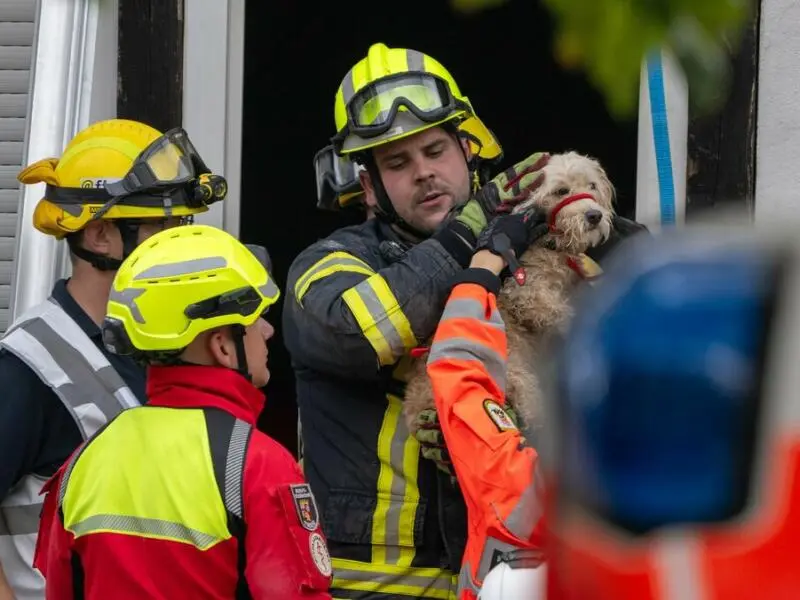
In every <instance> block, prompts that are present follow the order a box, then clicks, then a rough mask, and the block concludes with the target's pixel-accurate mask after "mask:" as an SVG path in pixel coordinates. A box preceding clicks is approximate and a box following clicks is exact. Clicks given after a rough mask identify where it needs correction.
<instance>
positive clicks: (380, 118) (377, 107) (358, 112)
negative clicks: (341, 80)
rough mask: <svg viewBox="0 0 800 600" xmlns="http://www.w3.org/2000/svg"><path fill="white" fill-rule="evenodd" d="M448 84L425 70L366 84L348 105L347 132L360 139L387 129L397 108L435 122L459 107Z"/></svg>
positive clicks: (425, 120)
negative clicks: (424, 71)
mask: <svg viewBox="0 0 800 600" xmlns="http://www.w3.org/2000/svg"><path fill="white" fill-rule="evenodd" d="M459 108H466V106H464V107H459V103H458V102H457V101H456V99H455V98H454V97H453V95H452V93H451V92H450V86H448V85H447V83H446V82H445V81H444V80H443V79H440V78H438V77H436V76H434V75H430V74H427V73H403V74H401V75H397V76H394V77H387V78H385V79H381V80H380V81H377V82H375V83H372V84H370V85H367V86H365V87H363V88H361V89H360V90H358V92H356V93H355V95H354V96H353V98H352V99H351V100H350V102H349V103H348V105H347V111H348V127H347V128H348V129H349V133H352V134H355V135H357V136H359V137H362V138H370V137H374V136H378V135H380V134H382V133H385V132H386V131H388V130H389V129H390V128H391V126H392V123H393V122H394V120H395V118H396V117H397V113H398V111H401V110H406V111H410V112H411V113H413V114H414V115H415V116H416V117H417V118H418V119H420V120H421V121H423V122H425V123H435V122H437V121H441V120H442V119H444V118H446V117H447V116H448V115H450V114H452V113H453V112H454V111H456V110H458V109H459Z"/></svg>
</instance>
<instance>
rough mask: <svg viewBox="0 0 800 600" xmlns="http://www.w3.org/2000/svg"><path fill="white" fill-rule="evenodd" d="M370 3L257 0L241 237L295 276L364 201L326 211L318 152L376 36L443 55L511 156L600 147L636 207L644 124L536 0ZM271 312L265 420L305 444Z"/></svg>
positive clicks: (250, 33)
mask: <svg viewBox="0 0 800 600" xmlns="http://www.w3.org/2000/svg"><path fill="white" fill-rule="evenodd" d="M378 6H379V4H378V3H375V2H366V1H363V0H343V1H340V2H329V3H319V4H315V5H314V4H312V5H309V4H305V3H302V2H292V1H290V0H282V1H274V2H248V3H247V17H246V19H247V20H246V32H245V87H244V117H243V118H244V136H243V142H242V143H243V153H242V205H241V239H242V241H244V242H248V243H257V244H263V245H265V246H267V248H268V249H269V251H270V254H271V256H272V260H273V264H274V270H275V273H274V275H275V277H276V279H277V281H278V284H279V285H280V286H281V288H282V289H283V287H284V286H285V283H286V274H287V271H288V268H289V265H290V264H291V261H292V259H293V258H294V257H295V256H296V255H297V254H298V253H299V252H300V251H301V250H302V249H304V248H305V247H306V246H308V245H309V244H311V243H312V242H314V241H315V240H317V239H319V238H321V237H324V236H326V235H327V234H328V233H330V232H331V231H333V230H334V229H336V228H338V227H340V226H343V225H346V224H350V223H355V222H358V221H359V220H360V218H361V215H360V214H359V213H357V212H354V213H352V214H344V213H338V214H334V213H323V212H320V211H317V210H316V208H315V202H316V196H315V187H314V176H313V170H312V158H313V156H314V153H315V152H316V151H317V150H318V149H319V148H321V147H322V146H324V145H325V144H326V143H327V142H328V139H329V138H330V136H331V135H333V133H334V122H333V98H334V94H335V92H336V89H337V88H338V86H339V83H340V81H341V78H342V77H343V76H344V74H345V73H346V72H347V71H348V69H349V68H350V67H351V66H352V65H353V64H355V62H356V61H358V60H359V59H361V58H362V57H363V56H364V55H366V52H367V49H368V48H369V46H370V44H372V43H375V42H383V43H385V44H387V45H388V46H390V47H392V46H398V47H408V48H413V49H416V50H420V51H422V52H425V53H427V54H430V55H431V56H433V57H435V58H436V59H437V60H439V61H440V62H441V63H442V64H443V65H445V67H446V68H447V69H448V70H449V71H450V72H451V74H452V75H453V77H454V78H455V79H456V81H457V82H458V84H459V86H460V88H461V91H462V93H464V94H466V95H467V96H469V98H470V100H471V101H472V104H473V106H474V107H475V109H476V111H477V112H478V115H479V116H480V117H481V118H482V119H483V121H484V122H485V123H486V124H487V125H488V126H489V127H490V128H491V129H492V130H493V131H494V133H495V134H496V135H497V137H498V138H499V140H500V142H501V143H502V145H503V148H504V150H505V159H504V161H503V164H502V165H501V166H502V167H505V166H508V165H510V164H513V162H515V161H517V160H521V159H523V158H525V157H526V156H527V155H529V154H531V153H532V152H534V151H538V150H548V151H551V152H558V151H564V150H570V149H572V150H577V151H579V152H581V153H583V154H589V155H592V156H595V157H596V158H598V159H599V160H600V162H601V163H602V164H603V166H604V167H605V169H606V171H607V172H608V174H609V176H610V178H611V180H612V181H613V183H614V184H615V186H616V188H617V202H618V206H617V210H618V212H619V213H621V214H622V215H624V216H628V217H632V216H633V212H634V203H635V198H634V194H635V187H636V144H637V130H636V121H635V120H631V121H629V122H617V121H614V120H612V118H611V117H610V116H609V115H608V113H607V111H606V110H605V107H604V104H603V100H602V98H601V97H600V96H599V94H598V93H597V92H595V90H594V89H593V88H592V87H591V86H590V84H589V83H588V82H587V81H586V79H585V78H584V77H583V76H582V75H581V74H579V73H570V72H565V71H563V70H562V69H561V68H560V67H559V66H558V65H557V64H556V63H555V61H554V59H553V57H552V52H551V42H552V33H551V32H552V21H551V19H550V16H549V14H548V13H547V12H546V10H545V9H544V7H542V6H540V5H539V4H538V3H537V2H534V1H532V0H509V1H508V2H507V3H506V4H505V5H504V6H502V7H499V8H495V9H491V10H487V11H485V12H482V13H480V14H479V15H477V16H461V15H458V14H456V13H454V12H453V11H452V9H451V8H450V5H449V3H448V2H447V1H446V0H437V1H435V2H431V1H427V2H424V1H421V0H407V1H406V2H404V3H403V4H402V5H390V4H387V5H385V6H383V5H380V9H379V8H378ZM281 309H282V305H281V304H278V305H277V306H276V307H274V308H273V309H272V311H271V316H272V318H271V321H272V323H273V324H274V325H276V326H278V332H277V334H276V336H275V337H274V338H273V340H272V342H271V343H270V359H269V361H270V369H271V372H272V380H271V381H270V383H269V385H268V386H267V397H268V399H267V407H266V409H265V410H264V413H263V414H262V416H261V419H260V421H259V425H260V427H261V428H262V429H263V430H264V431H266V432H267V433H269V434H270V435H272V436H274V437H275V438H276V439H277V440H279V441H280V442H281V443H283V444H284V445H285V446H286V447H287V448H288V449H289V450H291V451H292V452H296V446H297V444H296V408H295V400H294V376H293V374H292V371H291V366H290V362H289V357H288V354H287V352H286V350H285V349H284V346H283V340H282V338H281V332H280V311H281Z"/></svg>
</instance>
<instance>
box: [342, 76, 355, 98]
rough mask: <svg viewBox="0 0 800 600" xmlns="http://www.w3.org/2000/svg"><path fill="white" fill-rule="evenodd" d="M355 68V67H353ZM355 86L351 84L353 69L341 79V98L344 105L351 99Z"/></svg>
mask: <svg viewBox="0 0 800 600" xmlns="http://www.w3.org/2000/svg"><path fill="white" fill-rule="evenodd" d="M354 68H355V67H354ZM355 93H356V92H355V86H354V84H353V69H350V70H349V71H348V72H347V75H345V76H344V79H342V100H343V101H344V104H345V106H347V104H348V103H349V102H350V100H352V99H353V96H354V95H355Z"/></svg>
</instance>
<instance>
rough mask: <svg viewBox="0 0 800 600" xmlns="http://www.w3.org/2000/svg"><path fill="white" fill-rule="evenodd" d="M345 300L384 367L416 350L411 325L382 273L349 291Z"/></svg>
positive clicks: (344, 296) (344, 297)
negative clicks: (413, 349) (409, 351)
mask: <svg viewBox="0 0 800 600" xmlns="http://www.w3.org/2000/svg"><path fill="white" fill-rule="evenodd" d="M342 299H343V300H344V301H345V303H346V304H347V306H348V307H349V308H350V310H351V312H352V313H353V316H354V317H355V318H356V321H358V325H359V327H360V328H361V331H362V332H363V333H364V336H365V337H366V338H367V340H369V342H370V344H371V345H372V347H373V348H374V349H375V352H376V353H377V355H378V361H379V363H380V364H381V366H385V365H390V364H392V363H394V362H395V361H397V360H398V359H400V358H401V357H402V356H403V355H404V354H405V353H406V352H407V351H408V350H410V349H411V348H413V347H414V346H416V344H417V339H416V337H415V336H414V332H413V331H412V329H411V323H409V322H408V319H407V318H406V316H405V315H404V314H403V311H402V310H401V309H400V304H399V303H398V302H397V298H396V297H395V295H394V294H393V293H392V290H390V289H389V285H388V284H387V283H386V280H385V279H384V278H383V277H381V275H379V274H378V273H376V274H374V275H372V276H370V277H369V278H367V279H366V280H364V281H362V282H361V283H359V284H358V285H356V286H354V287H352V288H350V289H349V290H347V291H346V292H345V293H344V294H342Z"/></svg>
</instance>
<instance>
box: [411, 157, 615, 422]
mask: <svg viewBox="0 0 800 600" xmlns="http://www.w3.org/2000/svg"><path fill="white" fill-rule="evenodd" d="M544 174H545V178H544V183H543V184H542V185H541V186H540V187H539V188H538V189H537V190H536V191H535V192H533V194H532V195H531V196H529V197H528V198H527V199H526V200H524V201H523V202H522V203H520V204H518V205H517V206H516V207H514V209H513V212H515V213H516V212H523V211H529V210H531V209H534V208H538V209H540V210H543V211H544V212H545V214H546V215H547V217H548V225H549V231H548V233H547V234H546V235H545V236H544V237H542V238H540V239H539V240H537V241H536V242H535V243H534V245H533V246H531V247H530V248H529V249H528V250H527V251H526V252H524V253H523V254H522V256H520V257H519V259H518V260H519V263H520V265H521V266H522V267H523V268H524V269H525V282H524V284H523V285H519V284H518V283H517V282H516V280H515V279H514V278H512V277H509V278H508V279H507V280H506V282H505V284H504V285H503V288H502V289H501V291H500V296H499V297H498V300H497V305H498V310H499V311H500V314H501V315H502V317H503V321H505V325H506V335H507V337H508V367H507V381H506V402H507V403H508V404H509V405H510V406H511V407H512V408H513V409H514V410H515V412H516V413H517V415H518V416H519V417H520V419H521V420H522V424H524V426H525V427H536V426H538V425H539V424H540V423H539V407H540V398H541V392H540V389H539V383H538V378H537V375H536V372H535V365H536V364H537V356H538V355H539V354H540V353H541V352H542V351H543V350H544V349H545V348H546V346H547V344H548V342H549V341H550V339H551V337H552V335H553V334H554V333H560V332H563V330H564V328H565V327H566V325H567V324H568V322H569V320H570V317H571V316H572V307H571V304H570V296H571V295H572V293H573V290H574V288H575V287H576V286H577V285H578V284H579V283H580V282H581V281H582V280H584V279H586V278H588V277H590V276H591V275H592V273H590V272H589V271H588V270H587V262H586V261H588V264H589V265H590V266H591V265H592V263H591V261H590V260H589V259H588V258H586V257H585V256H584V255H583V252H585V251H586V250H587V249H588V248H590V247H592V246H597V245H598V244H600V243H602V242H604V241H605V240H606V239H608V237H609V235H610V234H611V227H612V216H613V214H614V209H613V206H612V204H613V200H614V188H613V186H612V185H611V182H610V181H609V179H608V177H607V176H606V173H605V171H604V170H603V168H602V167H601V166H600V164H599V163H598V162H597V161H596V160H594V159H592V158H589V157H587V156H583V155H580V154H578V153H576V152H567V153H564V154H553V155H552V156H551V158H550V162H549V163H548V164H547V166H545V167H544ZM594 266H595V267H596V265H594ZM433 406H434V401H433V391H432V389H431V384H430V380H429V378H428V376H427V373H426V372H425V358H420V359H418V360H417V361H416V363H415V364H414V365H413V367H412V374H411V377H410V379H409V381H408V384H407V386H406V393H405V402H404V408H403V410H404V415H405V419H406V422H407V424H408V428H409V431H411V433H412V434H413V433H414V432H415V430H416V425H415V418H416V416H417V415H418V414H419V413H420V411H422V410H424V409H428V408H432V407H433Z"/></svg>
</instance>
